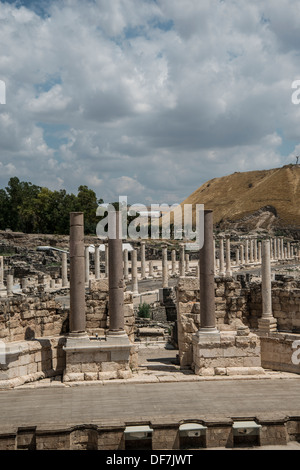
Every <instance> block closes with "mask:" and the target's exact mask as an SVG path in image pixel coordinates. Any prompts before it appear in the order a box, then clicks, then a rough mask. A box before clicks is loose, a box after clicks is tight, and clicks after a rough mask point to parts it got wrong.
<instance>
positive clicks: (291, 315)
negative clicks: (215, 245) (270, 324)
mask: <svg viewBox="0 0 300 470" xmlns="http://www.w3.org/2000/svg"><path fill="white" fill-rule="evenodd" d="M272 309H273V315H274V317H275V318H276V319H277V328H278V330H280V331H289V332H293V333H300V281H299V280H295V279H293V278H291V277H286V278H283V280H280V281H272ZM261 314H262V300H261V284H260V283H251V284H250V288H249V316H248V318H249V325H250V327H251V328H257V320H258V318H260V317H261Z"/></svg>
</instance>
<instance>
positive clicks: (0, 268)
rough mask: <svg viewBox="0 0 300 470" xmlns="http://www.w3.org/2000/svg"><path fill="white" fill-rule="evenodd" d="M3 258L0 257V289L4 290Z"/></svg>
mask: <svg viewBox="0 0 300 470" xmlns="http://www.w3.org/2000/svg"><path fill="white" fill-rule="evenodd" d="M3 280H4V258H3V256H0V289H4V288H5V286H4V283H3Z"/></svg>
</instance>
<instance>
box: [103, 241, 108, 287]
mask: <svg viewBox="0 0 300 470" xmlns="http://www.w3.org/2000/svg"><path fill="white" fill-rule="evenodd" d="M104 262H105V277H106V278H107V277H108V272H109V267H108V264H109V262H108V243H105V261H104Z"/></svg>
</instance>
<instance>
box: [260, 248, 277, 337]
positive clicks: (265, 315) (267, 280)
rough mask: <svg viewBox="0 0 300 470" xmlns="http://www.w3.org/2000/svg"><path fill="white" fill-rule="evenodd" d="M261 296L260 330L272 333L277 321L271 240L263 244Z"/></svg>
mask: <svg viewBox="0 0 300 470" xmlns="http://www.w3.org/2000/svg"><path fill="white" fill-rule="evenodd" d="M261 295H262V316H261V318H260V319H259V320H258V328H259V330H261V331H263V332H268V333H270V332H273V331H276V326H277V320H276V319H275V318H274V317H273V314H272V280H271V253H270V240H264V241H263V244H262V265H261Z"/></svg>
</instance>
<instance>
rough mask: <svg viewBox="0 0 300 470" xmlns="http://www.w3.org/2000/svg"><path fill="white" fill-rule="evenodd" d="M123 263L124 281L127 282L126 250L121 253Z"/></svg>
mask: <svg viewBox="0 0 300 470" xmlns="http://www.w3.org/2000/svg"><path fill="white" fill-rule="evenodd" d="M123 261H124V279H125V281H128V250H127V248H126V249H125V250H124V251H123Z"/></svg>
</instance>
